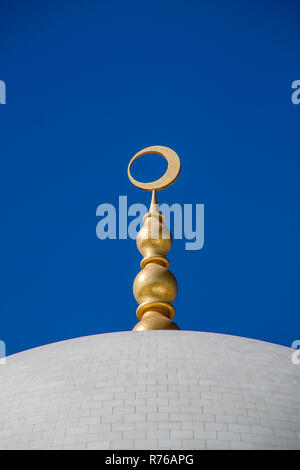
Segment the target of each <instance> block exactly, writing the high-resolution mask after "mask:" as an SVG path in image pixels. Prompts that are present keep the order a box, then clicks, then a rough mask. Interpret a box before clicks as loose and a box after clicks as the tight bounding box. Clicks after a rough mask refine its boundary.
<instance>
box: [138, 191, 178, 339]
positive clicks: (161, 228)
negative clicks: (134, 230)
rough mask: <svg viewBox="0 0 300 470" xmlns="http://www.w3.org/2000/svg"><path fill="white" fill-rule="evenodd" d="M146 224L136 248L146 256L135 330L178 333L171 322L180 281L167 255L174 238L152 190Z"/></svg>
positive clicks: (140, 276)
mask: <svg viewBox="0 0 300 470" xmlns="http://www.w3.org/2000/svg"><path fill="white" fill-rule="evenodd" d="M143 220H144V222H145V223H144V225H143V227H142V228H141V230H140V231H139V233H138V236H137V247H138V250H139V251H140V253H142V255H143V256H144V258H143V259H142V261H141V268H142V270H141V271H140V272H139V273H138V275H137V276H136V278H135V280H134V283H133V294H134V297H135V299H136V301H137V302H138V303H139V306H138V308H137V312H136V314H137V317H138V319H139V320H140V321H139V323H137V324H136V325H135V327H134V328H133V329H134V330H135V331H140V330H179V328H178V326H177V325H176V324H175V323H174V322H173V321H172V319H173V317H174V315H175V309H174V307H173V305H172V304H173V302H174V300H175V298H176V295H177V282H176V279H175V277H174V276H173V274H172V273H171V272H170V271H169V270H168V267H169V261H168V260H167V258H166V255H167V253H168V252H169V251H170V249H171V246H172V236H171V233H170V232H169V230H168V229H167V227H166V226H165V225H164V216H163V215H162V214H161V213H160V212H159V209H158V204H157V200H156V192H155V190H154V191H153V194H152V201H151V206H150V209H149V212H148V214H146V215H145V217H144V219H143Z"/></svg>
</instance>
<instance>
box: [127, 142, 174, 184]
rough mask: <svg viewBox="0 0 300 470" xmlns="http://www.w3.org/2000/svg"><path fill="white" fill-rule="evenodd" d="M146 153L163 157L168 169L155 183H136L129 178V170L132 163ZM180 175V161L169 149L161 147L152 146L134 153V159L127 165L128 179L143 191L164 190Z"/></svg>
mask: <svg viewBox="0 0 300 470" xmlns="http://www.w3.org/2000/svg"><path fill="white" fill-rule="evenodd" d="M147 153H156V154H158V155H161V156H162V157H164V158H165V159H166V160H167V162H168V168H167V171H166V172H165V174H164V175H163V176H162V177H161V178H159V179H158V180H156V181H152V182H151V183H142V182H140V181H137V180H136V179H134V178H133V177H132V176H131V173H130V168H131V165H132V164H133V162H134V161H135V160H136V159H137V158H139V157H141V156H142V155H146V154H147ZM179 173H180V160H179V157H178V155H177V153H176V152H174V150H172V149H170V148H169V147H162V146H161V145H153V146H152V147H146V148H145V149H143V150H141V151H140V152H138V153H136V154H135V155H134V157H132V159H131V160H130V162H129V165H128V178H129V179H130V181H131V182H132V184H134V186H137V187H138V188H140V189H144V190H145V191H153V190H156V191H159V190H160V189H165V188H167V187H168V186H171V184H173V183H174V181H176V179H177V178H178V175H179Z"/></svg>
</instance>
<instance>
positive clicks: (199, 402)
mask: <svg viewBox="0 0 300 470" xmlns="http://www.w3.org/2000/svg"><path fill="white" fill-rule="evenodd" d="M291 353H292V349H290V348H286V347H283V346H278V345H275V344H271V343H265V342H262V341H256V340H252V339H247V338H240V337H236V336H227V335H219V334H213V333H202V332H192V331H145V332H122V333H111V334H102V335H95V336H88V337H82V338H76V339H72V340H69V341H63V342H60V343H55V344H49V345H47V346H43V347H40V348H36V349H31V350H28V351H25V352H22V353H19V354H15V355H13V356H10V357H8V358H7V364H6V365H1V366H0V449H15V448H17V449H147V448H148V449H244V448H246V449H253V448H255V449H268V448H290V449H296V448H297V449H300V394H299V390H300V366H296V365H293V364H292V362H291Z"/></svg>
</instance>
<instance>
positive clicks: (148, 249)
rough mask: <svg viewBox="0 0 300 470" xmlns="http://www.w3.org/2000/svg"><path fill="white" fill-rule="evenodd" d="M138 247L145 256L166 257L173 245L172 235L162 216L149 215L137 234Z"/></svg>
mask: <svg viewBox="0 0 300 470" xmlns="http://www.w3.org/2000/svg"><path fill="white" fill-rule="evenodd" d="M136 243H137V248H138V250H139V251H140V253H142V255H143V256H144V257H150V256H162V257H165V256H166V254H167V253H169V251H170V249H171V247H172V236H171V233H170V231H169V230H168V228H167V227H166V226H165V225H164V224H163V223H162V221H161V217H158V216H151V217H147V218H146V220H145V224H144V225H143V227H142V228H141V230H140V231H139V233H138V236H137V240H136Z"/></svg>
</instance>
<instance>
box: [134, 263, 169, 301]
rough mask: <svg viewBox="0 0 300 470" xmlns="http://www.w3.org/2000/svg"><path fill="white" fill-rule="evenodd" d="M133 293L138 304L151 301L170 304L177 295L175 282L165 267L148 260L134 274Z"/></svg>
mask: <svg viewBox="0 0 300 470" xmlns="http://www.w3.org/2000/svg"><path fill="white" fill-rule="evenodd" d="M133 294H134V297H135V299H136V301H137V302H138V304H142V303H152V302H166V303H168V304H172V303H173V302H174V300H175V298H176V295H177V282H176V279H175V277H174V276H173V274H172V273H171V272H170V271H169V270H168V269H167V268H165V267H164V266H161V265H159V264H156V263H151V262H150V263H148V264H147V265H146V266H145V267H144V269H142V271H140V272H139V273H138V275H137V276H136V278H135V280H134V283H133Z"/></svg>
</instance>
